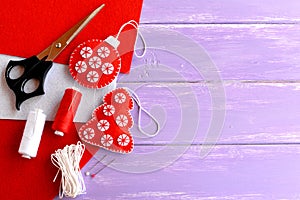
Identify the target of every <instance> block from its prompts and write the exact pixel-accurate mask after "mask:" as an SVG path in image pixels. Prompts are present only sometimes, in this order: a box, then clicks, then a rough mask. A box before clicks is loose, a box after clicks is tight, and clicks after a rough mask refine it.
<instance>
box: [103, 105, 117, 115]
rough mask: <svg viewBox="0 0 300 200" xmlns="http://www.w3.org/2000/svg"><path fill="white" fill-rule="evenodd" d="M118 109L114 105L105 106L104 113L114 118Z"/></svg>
mask: <svg viewBox="0 0 300 200" xmlns="http://www.w3.org/2000/svg"><path fill="white" fill-rule="evenodd" d="M115 111H116V109H115V107H114V106H113V105H105V106H104V108H103V113H104V115H106V116H112V115H113V114H114V113H115Z"/></svg>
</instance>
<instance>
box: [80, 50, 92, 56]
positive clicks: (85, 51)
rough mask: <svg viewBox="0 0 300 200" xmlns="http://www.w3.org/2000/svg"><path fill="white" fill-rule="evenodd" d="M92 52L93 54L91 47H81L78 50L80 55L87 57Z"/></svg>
mask: <svg viewBox="0 0 300 200" xmlns="http://www.w3.org/2000/svg"><path fill="white" fill-rule="evenodd" d="M92 54H93V50H92V49H91V47H83V48H82V49H81V50H80V55H81V56H82V57H83V58H89V57H91V55H92Z"/></svg>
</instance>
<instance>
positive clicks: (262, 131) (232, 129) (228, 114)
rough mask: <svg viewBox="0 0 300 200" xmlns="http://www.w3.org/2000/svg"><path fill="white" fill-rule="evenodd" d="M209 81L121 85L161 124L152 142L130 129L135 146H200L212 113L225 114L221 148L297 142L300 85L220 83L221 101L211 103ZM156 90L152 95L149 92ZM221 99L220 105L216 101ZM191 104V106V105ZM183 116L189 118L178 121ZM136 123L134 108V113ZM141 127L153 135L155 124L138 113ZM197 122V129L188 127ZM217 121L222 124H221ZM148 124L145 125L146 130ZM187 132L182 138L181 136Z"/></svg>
mask: <svg viewBox="0 0 300 200" xmlns="http://www.w3.org/2000/svg"><path fill="white" fill-rule="evenodd" d="M208 85H209V84H208V83H182V84H179V83H122V84H121V83H120V84H119V86H125V87H129V88H132V89H133V90H135V91H136V93H137V95H138V96H139V97H140V99H141V102H142V105H143V107H145V108H146V109H148V110H149V111H150V112H151V113H152V114H153V115H154V116H155V117H156V118H157V119H158V120H159V122H160V123H161V125H162V129H161V132H160V133H159V135H157V136H156V137H154V138H148V139H146V140H145V137H142V135H141V134H140V133H139V131H138V130H137V128H136V125H137V124H135V126H134V128H133V129H132V130H131V131H132V133H133V135H134V136H135V137H136V138H135V142H136V143H138V144H170V143H171V144H172V143H174V137H175V136H177V135H182V136H183V137H182V138H181V140H180V143H189V142H190V133H192V134H191V135H194V136H195V138H194V140H193V143H194V144H199V143H203V141H204V139H205V138H206V137H210V136H209V135H207V133H208V130H209V129H210V128H211V127H210V123H211V120H212V119H211V118H212V111H213V110H220V111H224V112H225V122H224V125H223V129H222V132H221V133H220V137H219V139H218V143H221V144H241V143H243V144H245V143H246V144H247V143H255V144H263V143H299V142H300V134H299V133H300V132H299V130H300V124H299V119H300V109H298V108H299V106H298V104H299V98H300V93H299V88H300V84H299V83H280V82H279V83H251V82H250V83H240V82H234V81H233V82H224V85H223V86H224V89H225V94H226V96H225V97H222V96H215V97H214V98H216V99H217V100H216V102H217V104H215V105H213V104H212V99H211V98H212V96H211V93H210V90H209V88H208ZM152 91H155V92H152ZM221 98H225V107H220V104H218V99H221ZM195 102H196V103H195ZM183 112H185V113H187V115H188V117H182V116H183ZM133 114H134V116H135V117H134V120H135V122H137V117H136V116H137V113H136V110H135V112H133ZM142 116H143V118H142V125H143V127H145V128H146V130H149V131H150V132H151V131H154V127H155V126H154V124H153V123H150V122H151V121H150V120H149V119H148V118H147V116H146V115H142ZM194 123H198V127H196V126H193V125H194ZM220 123H222V121H220ZM147 126H149V127H147ZM185 134H186V138H185V137H184V135H185Z"/></svg>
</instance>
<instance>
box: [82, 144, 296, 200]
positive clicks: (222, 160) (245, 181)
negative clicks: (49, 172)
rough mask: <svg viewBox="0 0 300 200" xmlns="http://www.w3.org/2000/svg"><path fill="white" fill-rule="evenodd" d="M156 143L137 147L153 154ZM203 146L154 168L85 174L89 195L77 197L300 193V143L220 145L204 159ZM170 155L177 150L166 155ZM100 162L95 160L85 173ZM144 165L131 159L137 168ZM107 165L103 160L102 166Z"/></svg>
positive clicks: (291, 196) (90, 199) (254, 196)
mask: <svg viewBox="0 0 300 200" xmlns="http://www.w3.org/2000/svg"><path fill="white" fill-rule="evenodd" d="M153 148H154V147H137V149H138V150H139V151H140V153H149V152H151V151H153V150H155V149H153ZM174 148H176V147H174ZM199 148H200V147H199V146H192V147H191V148H190V149H189V150H188V151H187V152H186V153H185V154H183V155H182V157H180V158H179V159H178V160H177V161H176V162H175V163H172V164H171V165H169V166H168V167H167V168H164V169H161V170H158V171H156V172H152V173H145V174H131V173H124V172H120V171H118V170H115V169H111V168H105V169H104V170H103V171H102V172H101V173H100V174H98V176H96V177H95V178H94V179H91V178H90V177H85V180H86V183H87V194H86V195H82V196H79V197H78V198H77V199H82V200H83V199H84V200H96V199H97V200H98V199H103V200H106V199H122V200H123V199H201V200H202V199H247V200H248V199H253V200H254V199H255V200H257V199H258V200H262V199H290V200H296V199H299V198H300V194H299V187H300V182H299V178H298V176H297V175H295V174H299V173H300V170H299V169H300V160H299V156H300V147H299V146H298V145H290V146H285V145H283V146H281V145H280V146H277V145H276V146H272V145H271V146H256V145H250V146H248V145H245V146H239V145H238V146H237V145H234V146H231V145H229V146H218V147H216V148H215V149H214V150H213V152H211V154H210V155H209V156H207V157H205V158H204V159H200V158H199ZM170 156H171V157H172V156H174V155H173V154H170V155H165V158H167V157H170ZM95 162H96V160H93V161H91V162H90V163H89V164H88V165H87V166H86V167H85V168H84V169H83V172H85V171H86V170H89V169H90V167H91V166H92V165H93V164H94V163H95ZM115 162H122V161H118V160H116V161H115ZM161 162H164V161H163V160H162V161H161ZM139 164H140V163H139V162H132V163H130V165H131V166H132V167H137V166H139ZM151 164H153V163H151ZM154 164H155V163H154ZM101 167H102V164H99V165H98V166H97V167H96V168H101Z"/></svg>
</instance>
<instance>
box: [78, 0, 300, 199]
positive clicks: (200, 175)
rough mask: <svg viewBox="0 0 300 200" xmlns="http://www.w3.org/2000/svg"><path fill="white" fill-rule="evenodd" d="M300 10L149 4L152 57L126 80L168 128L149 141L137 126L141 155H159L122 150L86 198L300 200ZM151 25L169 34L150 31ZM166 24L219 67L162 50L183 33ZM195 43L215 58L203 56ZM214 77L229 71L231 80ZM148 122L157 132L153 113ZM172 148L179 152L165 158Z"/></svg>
mask: <svg viewBox="0 0 300 200" xmlns="http://www.w3.org/2000/svg"><path fill="white" fill-rule="evenodd" d="M299 9H300V2H299V1H297V0H291V1H289V2H286V1H283V0H275V1H274V0H265V1H260V0H253V1H245V0H227V1H222V0H214V1H210V0H209V1H204V0H202V1H197V0H187V1H177V0H176V1H172V2H168V1H164V0H154V1H150V0H145V1H144V4H143V11H142V18H141V24H142V25H141V27H142V29H141V30H142V32H143V33H144V36H145V38H146V41H147V44H148V45H149V47H153V48H149V49H148V52H147V54H146V57H144V58H143V59H137V58H134V60H133V67H132V71H131V73H130V74H129V75H122V76H120V77H119V80H118V81H119V86H126V87H129V88H132V89H134V90H135V91H136V93H137V94H138V95H139V97H140V98H141V101H142V105H143V106H144V107H145V108H146V109H148V110H150V112H151V113H152V114H153V115H154V116H155V117H157V119H158V120H159V121H160V122H161V124H162V130H161V132H160V134H159V135H158V136H157V137H155V138H145V137H143V136H142V135H141V134H140V133H138V131H137V128H136V125H135V127H134V128H133V129H132V133H133V135H134V138H135V144H136V146H135V149H134V151H133V153H132V155H133V156H134V155H139V156H145V157H147V156H148V155H152V154H154V153H155V152H156V153H158V156H157V159H148V160H146V161H144V160H142V159H141V160H136V161H133V162H129V161H130V159H129V158H130V155H129V157H126V155H125V156H124V155H121V156H119V157H118V159H116V160H115V162H114V163H112V166H111V167H112V168H106V169H104V170H103V171H102V172H101V173H100V174H99V175H98V176H96V178H94V179H91V178H89V177H85V181H86V184H87V189H88V191H87V194H86V195H84V196H80V197H78V199H85V200H93V199H199V200H200V199H201V200H202V199H205V200H206V199H217V200H218V199H247V200H248V199H255V200H260V199H291V200H294V199H295V200H296V199H300V193H299V183H300V182H299V180H298V179H299V178H298V174H299V173H300V171H299V169H300V159H299V154H300V148H299V142H300V137H299V135H300V134H299V130H300V126H299V118H300V110H299V109H298V107H299V106H298V102H299V99H300V96H299V95H300V93H299V88H300V85H299V84H300V82H299V77H300V76H299V72H300V71H299V63H300V62H299V61H300V60H299V53H298V52H300V51H299V46H300V45H299V44H300V37H299V34H298V33H299V32H300V27H299V25H298V24H297V23H298V22H299V20H300V12H299ZM151 29H152V30H153V29H154V30H162V34H161V35H160V36H157V35H151ZM165 30H169V31H176V32H178V33H179V34H181V35H183V36H186V37H188V38H190V39H191V40H192V41H193V42H194V44H196V45H195V46H184V45H183V44H185V45H186V43H185V40H182V37H178V38H177V39H178V40H177V41H176V40H174V41H171V42H169V43H168V44H169V45H171V49H173V50H174V49H176V48H177V49H180V48H182V47H184V49H185V52H187V51H189V56H191V57H200V58H201V57H202V56H204V57H205V56H207V55H208V56H209V57H210V58H211V61H212V62H213V63H215V66H216V68H215V69H214V70H212V68H208V67H205V66H206V65H209V64H210V61H207V60H206V59H202V60H201V59H200V61H199V62H197V63H196V64H197V65H198V66H196V67H195V65H193V64H192V63H191V62H189V59H186V58H185V57H180V55H176V54H175V55H174V53H172V52H170V51H168V48H166V49H157V48H156V47H157V44H166V41H167V42H168V39H170V38H172V36H173V34H174V33H172V32H168V31H165ZM170 43H172V44H170ZM196 46H200V47H202V48H203V50H205V52H206V53H207V54H201V55H199V52H198V51H196V50H195V47H196ZM169 47H170V46H169ZM202 58H203V57H202ZM199 66H200V67H202V68H201V70H200V71H199V70H197V69H199V68H197V67H199ZM207 73H213V74H218V75H220V78H221V81H222V84H221V85H220V84H219V85H217V84H216V83H217V81H216V80H211V79H207V78H206V76H205V74H207ZM218 87H222V88H223V89H224V91H225V100H226V101H225V105H223V104H221V103H220V104H218V101H221V100H222V99H223V98H224V95H223V94H222V93H220V94H219V95H214V93H212V90H214V89H217V88H218ZM212 98H214V99H216V101H214V103H213V101H212ZM195 102H196V103H195ZM213 111H218V112H219V114H220V113H225V121H224V124H223V128H222V131H221V135H220V137H219V138H218V141H217V145H215V146H214V148H213V150H212V151H211V152H210V154H209V155H208V156H206V157H204V158H200V152H201V150H203V149H204V150H205V149H207V148H208V147H211V146H209V145H206V146H203V145H202V143H203V142H204V141H205V138H207V137H209V135H207V132H208V130H209V129H210V124H211V120H212V115H213V113H218V112H213ZM183 113H187V114H188V115H189V116H190V117H184V118H182V116H183ZM133 115H134V118H135V119H136V113H134V114H133ZM220 123H223V121H220ZM142 124H143V126H144V127H145V129H146V130H149V131H151V130H152V131H153V124H152V123H151V120H149V119H148V118H144V119H143V120H142ZM195 124H196V125H197V126H194V125H195ZM181 127H184V128H185V129H184V130H183V129H181ZM177 136H180V137H179V138H180V140H179V141H178V140H174V138H176V137H177ZM190 136H194V138H193V139H192V140H190ZM191 141H192V142H191ZM191 143H192V146H190V147H189V144H191ZM184 145H186V146H184ZM183 147H189V149H188V150H187V151H186V152H185V153H184V154H183V155H182V156H180V155H179V154H178V153H176V152H178V150H181V149H182V148H183ZM165 148H170V149H171V150H172V148H173V151H167V153H166V152H164V154H163V150H164V149H165ZM99 153H100V154H106V153H107V152H105V151H103V150H100V151H99ZM160 154H162V155H160ZM170 160H172V162H169V161H170ZM95 162H96V160H93V161H91V162H90V163H89V164H88V166H86V167H85V168H84V169H83V172H85V171H86V170H89V169H90V168H91V166H93V164H94V163H95ZM144 162H145V163H144ZM106 163H107V161H106ZM122 165H124V167H129V168H131V169H139V167H140V169H139V170H140V171H142V170H145V169H144V168H143V167H146V168H147V167H150V168H151V167H155V166H156V167H161V168H160V170H158V171H154V172H151V173H140V174H134V173H125V172H122V171H120V170H119V168H118V167H121V166H122ZM117 166H118V167H117ZM97 167H101V165H99V166H97Z"/></svg>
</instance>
